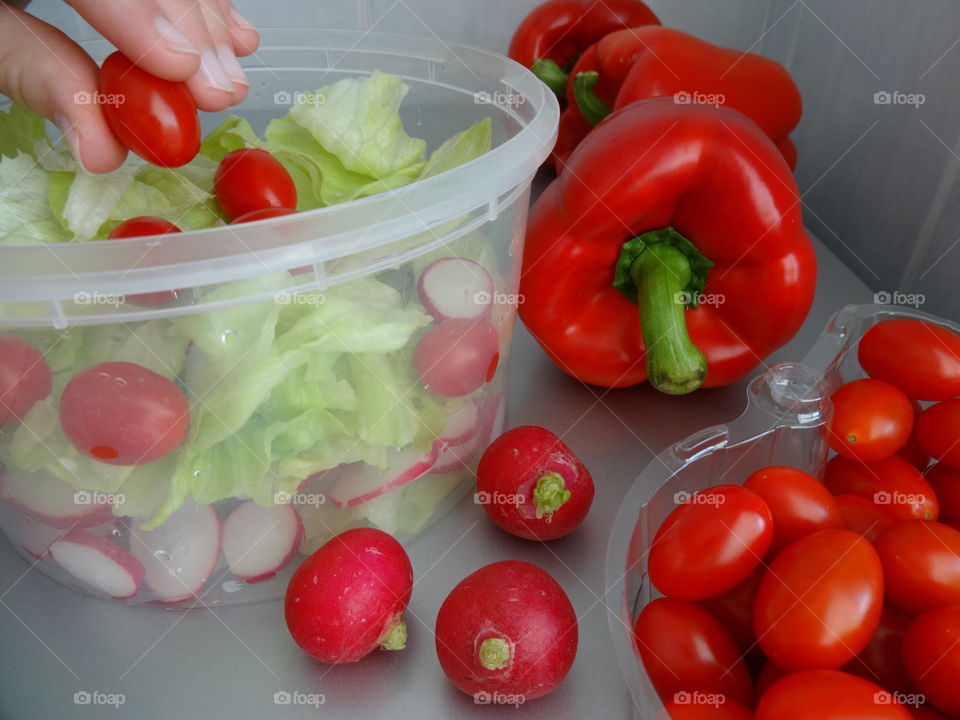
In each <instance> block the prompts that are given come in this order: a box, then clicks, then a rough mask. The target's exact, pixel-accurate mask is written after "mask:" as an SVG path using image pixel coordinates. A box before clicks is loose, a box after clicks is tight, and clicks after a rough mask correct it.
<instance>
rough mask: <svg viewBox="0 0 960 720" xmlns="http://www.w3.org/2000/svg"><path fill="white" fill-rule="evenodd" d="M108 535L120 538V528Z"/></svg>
mask: <svg viewBox="0 0 960 720" xmlns="http://www.w3.org/2000/svg"><path fill="white" fill-rule="evenodd" d="M110 534H111V535H113V536H114V537H120V536H121V535H122V534H123V533H121V532H120V528H114V529H113V530H111V531H110Z"/></svg>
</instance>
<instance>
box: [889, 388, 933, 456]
mask: <svg viewBox="0 0 960 720" xmlns="http://www.w3.org/2000/svg"><path fill="white" fill-rule="evenodd" d="M910 404H911V405H912V406H913V430H911V431H910V437H908V438H907V441H906V442H905V443H904V444H903V447H902V448H900V449H899V450H898V451H897V455H899V456H900V457H902V458H903V459H904V460H906V461H907V462H908V463H910V464H911V465H913V466H914V467H915V468H916V469H917V470H920V471H921V472H923V470H925V469H926V467H927V465H929V464H930V456H929V455H927V453H925V452H924V451H923V448H922V447H920V441H919V440H917V418H919V417H920V413H922V412H923V406H922V405H921V404H920V403H918V402H917V401H916V400H911V401H910Z"/></svg>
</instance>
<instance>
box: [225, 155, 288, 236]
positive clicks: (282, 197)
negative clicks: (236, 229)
mask: <svg viewBox="0 0 960 720" xmlns="http://www.w3.org/2000/svg"><path fill="white" fill-rule="evenodd" d="M213 191H214V194H215V195H216V196H217V202H218V203H220V209H221V210H223V213H224V214H225V215H226V216H227V218H229V219H230V220H236V219H237V218H240V217H243V216H244V215H247V214H248V213H251V212H253V211H254V210H265V209H266V208H286V209H290V210H293V209H295V208H296V207H297V187H296V185H294V184H293V178H291V177H290V173H288V172H287V169H286V168H285V167H284V166H283V165H281V164H280V161H279V160H277V159H276V158H275V157H274V156H273V155H271V154H270V153H268V152H267V151H266V150H256V149H251V148H244V149H242V150H234V151H233V152H231V153H227V155H226V157H224V158H223V160H221V161H220V166H219V167H218V168H217V173H216V175H214V178H213ZM248 222H249V221H248Z"/></svg>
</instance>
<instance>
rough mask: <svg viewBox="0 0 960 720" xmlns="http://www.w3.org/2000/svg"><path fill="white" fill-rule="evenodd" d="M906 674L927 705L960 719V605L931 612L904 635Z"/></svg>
mask: <svg viewBox="0 0 960 720" xmlns="http://www.w3.org/2000/svg"><path fill="white" fill-rule="evenodd" d="M903 663H904V665H905V666H906V668H907V675H909V676H910V679H911V680H912V681H913V684H914V685H915V686H916V687H917V690H919V691H920V692H921V693H923V695H924V697H926V699H927V702H928V703H930V704H931V705H933V706H934V707H935V708H937V709H938V710H942V711H943V712H945V713H946V714H947V715H950V716H952V717H957V716H960V605H950V606H947V607H942V608H937V609H936V610H930V611H928V612H925V613H924V614H923V615H921V616H920V617H918V618H917V619H916V620H914V621H913V624H912V625H911V626H910V627H909V629H908V630H907V632H906V634H905V635H904V636H903Z"/></svg>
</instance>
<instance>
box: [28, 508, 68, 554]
mask: <svg viewBox="0 0 960 720" xmlns="http://www.w3.org/2000/svg"><path fill="white" fill-rule="evenodd" d="M63 533H64V530H63V528H55V527H51V526H49V525H46V524H44V523H42V522H39V521H37V520H34V519H33V518H31V517H29V516H27V515H21V516H20V547H22V548H23V549H24V550H25V551H26V552H27V553H29V554H30V555H31V556H32V557H34V558H36V559H37V560H43V559H44V558H45V557H46V556H47V554H48V553H49V552H50V546H51V545H53V544H54V543H55V542H56V541H57V540H59V539H60V536H61V535H63Z"/></svg>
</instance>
